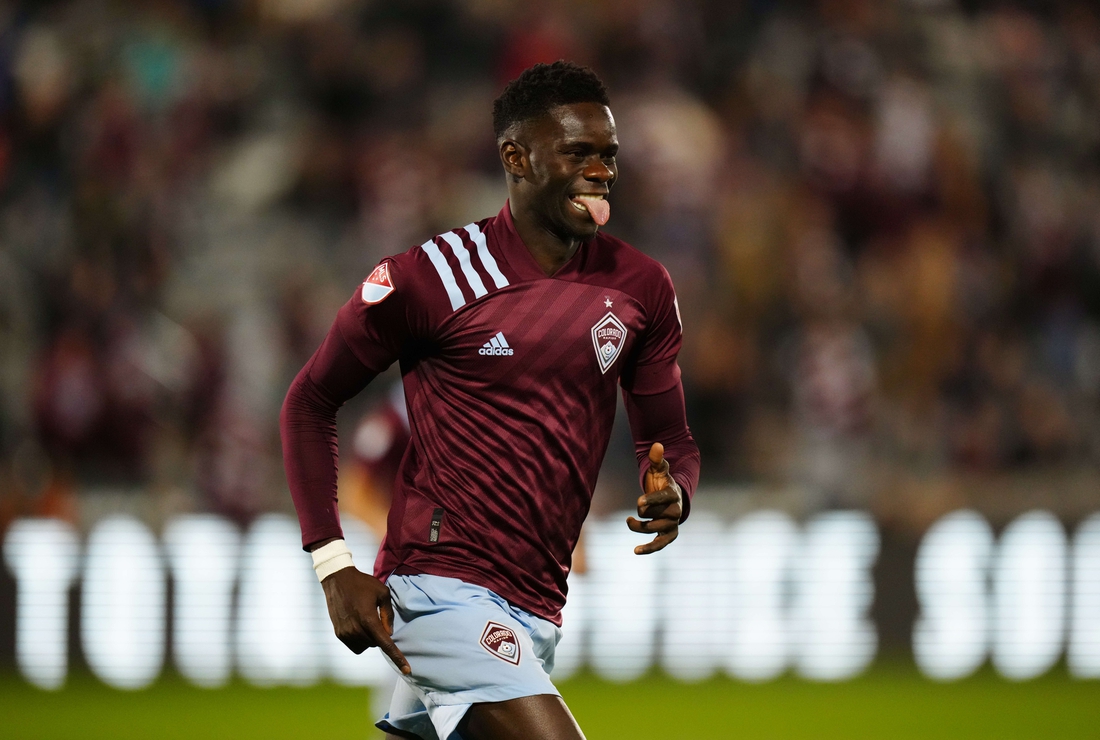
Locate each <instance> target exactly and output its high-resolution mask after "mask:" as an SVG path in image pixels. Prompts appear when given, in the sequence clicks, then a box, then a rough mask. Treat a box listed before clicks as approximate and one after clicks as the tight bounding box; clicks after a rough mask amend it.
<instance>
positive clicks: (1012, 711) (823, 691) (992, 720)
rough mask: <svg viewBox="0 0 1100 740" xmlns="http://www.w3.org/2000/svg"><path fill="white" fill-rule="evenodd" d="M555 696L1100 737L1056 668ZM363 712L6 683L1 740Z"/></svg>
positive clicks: (1096, 694)
mask: <svg viewBox="0 0 1100 740" xmlns="http://www.w3.org/2000/svg"><path fill="white" fill-rule="evenodd" d="M561 689H562V693H563V694H564V696H565V698H566V701H567V702H568V703H569V705H570V707H571V708H572V709H573V712H574V714H575V715H576V716H577V719H578V720H579V721H580V723H581V726H582V727H583V728H584V730H585V733H586V734H587V736H588V737H589V739H590V740H620V739H623V740H648V739H649V738H662V739H677V740H679V739H686V738H692V739H697V738H703V739H707V738H721V739H724V738H730V739H734V738H751V739H753V740H770V739H773V738H774V739H775V740H800V739H801V738H806V739H807V740H810V739H813V740H824V739H827V738H838V739H839V738H844V739H845V740H856V739H858V738H868V739H871V738H873V739H874V740H884V739H889V740H901V739H904V738H921V739H922V740H923V739H930V738H935V739H936V740H940V739H944V738H996V739H997V740H1012V739H1015V738H1043V739H1047V738H1050V739H1052V740H1076V739H1077V738H1100V682H1095V681H1092V682H1083V681H1073V680H1071V679H1070V678H1068V677H1067V676H1066V674H1065V671H1064V670H1062V669H1058V670H1055V671H1053V672H1052V673H1051V674H1050V675H1048V676H1046V677H1044V678H1041V679H1038V680H1036V681H1030V682H1027V683H1009V682H1007V681H1005V680H1003V679H1001V678H999V677H997V676H996V675H995V674H993V673H992V672H991V671H988V670H987V671H983V672H982V673H980V674H979V675H977V676H974V677H972V678H970V679H967V680H965V681H961V682H958V683H954V684H947V685H943V684H934V683H931V682H929V681H927V680H925V679H923V678H921V677H920V676H919V675H918V674H917V673H916V671H915V669H913V668H911V667H906V666H904V665H903V664H900V663H899V664H895V665H880V666H878V667H876V668H875V669H874V670H872V671H871V672H869V673H867V674H866V675H865V676H863V677H862V678H860V679H858V680H855V681H851V682H847V683H841V684H831V685H825V684H814V683H808V682H805V681H801V680H799V679H796V678H783V679H780V680H778V681H774V682H771V683H766V684H762V685H746V684H743V683H737V682H733V681H729V680H725V679H712V680H709V681H705V682H702V683H698V684H682V683H677V682H675V681H672V680H671V679H668V678H667V677H665V676H663V675H661V674H658V673H654V674H653V675H650V676H648V677H646V678H645V679H643V680H640V681H636V682H633V683H629V684H623V685H615V684H609V683H606V682H603V681H600V680H598V679H596V678H594V677H592V676H589V675H585V676H581V677H578V678H574V679H572V680H570V681H568V682H565V683H563V684H562V686H561ZM368 707H369V696H368V693H367V691H366V690H363V689H350V688H345V687H340V686H334V685H321V686H314V687H311V688H306V689H295V688H274V689H258V688H253V687H251V686H248V685H247V684H244V683H239V682H238V683H234V684H232V685H230V686H229V687H227V688H224V689H219V690H204V689H198V688H195V687H193V686H191V685H189V684H187V683H186V682H184V681H183V680H182V679H180V678H178V677H175V676H172V675H170V674H169V675H166V676H165V677H164V678H162V679H161V680H160V681H158V682H157V683H156V684H154V685H153V686H152V687H150V688H148V689H146V690H144V691H138V692H133V693H125V692H120V691H115V690H113V689H110V688H107V687H106V686H104V685H103V684H101V683H99V682H98V681H97V680H95V679H94V678H91V677H89V676H86V675H85V676H77V677H73V678H70V681H69V683H68V684H67V686H66V687H65V689H63V690H62V691H60V692H56V693H49V692H44V691H39V690H37V689H35V688H33V687H31V686H29V685H28V684H26V683H25V682H23V681H22V680H21V679H20V678H19V677H17V676H14V675H11V674H7V675H3V676H2V677H0V738H5V739H7V738H19V739H20V740H37V739H42V740H45V739H47V738H59V739H60V738H65V739H66V740H70V739H73V740H75V739H81V740H95V739H97V738H104V739H107V738H110V739H111V740H128V739H130V738H134V739H137V738H142V739H143V740H150V739H156V738H164V739H165V740H170V739H171V738H211V739H213V738H226V739H228V738H233V739H234V740H244V739H247V738H263V739H264V740H279V739H282V738H287V739H289V738H295V739H297V738H320V737H325V738H333V739H337V738H341V739H342V738H363V739H366V738H376V737H378V735H376V734H374V733H373V730H372V729H371V727H370V720H369V709H368Z"/></svg>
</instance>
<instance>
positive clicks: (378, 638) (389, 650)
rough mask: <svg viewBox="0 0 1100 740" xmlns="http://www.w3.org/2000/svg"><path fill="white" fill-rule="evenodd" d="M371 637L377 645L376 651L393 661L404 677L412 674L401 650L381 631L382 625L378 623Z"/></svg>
mask: <svg viewBox="0 0 1100 740" xmlns="http://www.w3.org/2000/svg"><path fill="white" fill-rule="evenodd" d="M372 636H373V637H374V641H375V643H377V645H378V649H379V650H381V651H382V652H383V653H385V654H386V655H387V656H389V659H390V660H392V661H393V664H394V665H395V666H397V669H398V670H399V671H401V672H402V673H403V674H405V675H406V676H407V675H409V674H410V673H412V668H410V667H409V661H407V660H405V656H404V655H403V654H402V652H401V650H400V649H399V648H398V647H397V645H395V644H394V642H393V640H391V639H390V636H389V635H387V634H386V633H385V632H383V631H382V623H381V622H379V623H378V626H377V627H376V628H374V629H373V630H372Z"/></svg>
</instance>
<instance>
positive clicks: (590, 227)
mask: <svg viewBox="0 0 1100 740" xmlns="http://www.w3.org/2000/svg"><path fill="white" fill-rule="evenodd" d="M565 220H566V226H567V228H568V230H569V233H570V235H571V236H572V237H573V238H575V239H588V238H590V237H593V236H595V235H596V232H597V231H599V230H600V226H599V224H597V223H596V222H595V221H593V220H592V217H591V216H589V215H588V211H587V210H585V212H584V213H581V212H579V211H573V212H572V213H568V215H567V218H566V219H565Z"/></svg>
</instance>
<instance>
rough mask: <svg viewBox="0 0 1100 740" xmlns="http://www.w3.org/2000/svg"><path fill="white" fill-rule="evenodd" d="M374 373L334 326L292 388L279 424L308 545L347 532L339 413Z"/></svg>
mask: <svg viewBox="0 0 1100 740" xmlns="http://www.w3.org/2000/svg"><path fill="white" fill-rule="evenodd" d="M373 377H374V373H373V372H371V371H370V370H368V369H367V368H365V367H364V366H363V365H362V363H360V362H359V360H357V359H356V358H355V356H354V355H353V354H352V353H351V350H350V349H349V348H348V347H347V344H346V343H345V342H344V340H343V337H342V336H341V335H340V331H339V328H337V327H336V326H333V328H332V329H331V330H330V331H329V334H328V336H327V337H326V338H325V341H324V343H323V344H322V345H321V347H320V348H319V349H318V350H317V352H316V353H315V354H314V355H313V357H312V358H310V361H309V362H308V363H307V364H306V366H305V367H304V368H302V371H301V372H300V373H298V376H297V377H296V378H295V379H294V382H293V383H292V384H291V386H290V390H289V391H288V392H287V395H286V400H285V401H284V402H283V409H282V413H281V415H280V418H279V428H280V432H281V433H282V443H283V466H284V468H285V470H286V477H287V484H288V485H289V487H290V493H291V497H292V498H293V499H294V508H295V510H296V511H297V512H298V522H299V524H300V525H301V527H302V544H303V546H306V547H308V546H309V545H311V544H313V543H316V542H318V541H320V540H324V539H328V538H332V537H340V536H341V535H342V532H341V529H340V515H339V511H338V510H337V507H336V479H337V472H338V462H339V445H338V443H337V438H336V412H337V410H338V409H339V408H340V406H342V405H343V404H344V402H345V401H347V400H348V399H350V398H352V397H353V396H354V395H355V394H356V393H358V392H359V391H360V390H362V389H363V387H364V386H366V384H367V383H368V382H370V380H371V379H372V378H373Z"/></svg>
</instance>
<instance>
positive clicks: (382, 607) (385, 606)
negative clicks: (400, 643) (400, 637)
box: [378, 597, 393, 637]
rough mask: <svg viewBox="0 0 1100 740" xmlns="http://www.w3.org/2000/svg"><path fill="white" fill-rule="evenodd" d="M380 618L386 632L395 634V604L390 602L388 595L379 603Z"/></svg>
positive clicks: (391, 634)
mask: <svg viewBox="0 0 1100 740" xmlns="http://www.w3.org/2000/svg"><path fill="white" fill-rule="evenodd" d="M378 618H379V619H381V620H382V629H384V630H386V634H387V635H390V636H391V637H392V636H393V604H392V603H390V600H389V597H387V598H386V599H385V600H384V601H383V602H382V603H381V604H379V605H378Z"/></svg>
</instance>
